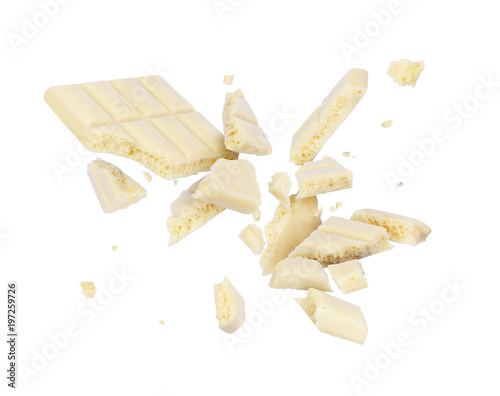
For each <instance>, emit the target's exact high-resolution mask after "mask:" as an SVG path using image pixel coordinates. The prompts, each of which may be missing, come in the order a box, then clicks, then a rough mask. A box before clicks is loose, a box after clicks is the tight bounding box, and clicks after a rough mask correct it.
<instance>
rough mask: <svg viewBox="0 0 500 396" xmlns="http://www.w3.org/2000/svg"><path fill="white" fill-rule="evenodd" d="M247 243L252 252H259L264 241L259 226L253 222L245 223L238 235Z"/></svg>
mask: <svg viewBox="0 0 500 396" xmlns="http://www.w3.org/2000/svg"><path fill="white" fill-rule="evenodd" d="M238 236H239V237H240V238H241V240H242V241H243V242H244V243H245V245H247V246H248V247H249V248H250V250H251V251H252V252H253V254H261V253H262V250H264V246H265V245H266V242H265V241H264V235H263V234H262V230H261V229H260V228H259V226H257V225H255V224H249V225H247V226H246V227H245V228H244V229H243V231H241V232H240V233H239V235H238Z"/></svg>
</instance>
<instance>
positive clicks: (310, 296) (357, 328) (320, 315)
mask: <svg viewBox="0 0 500 396" xmlns="http://www.w3.org/2000/svg"><path fill="white" fill-rule="evenodd" d="M295 300H296V301H297V303H298V304H299V305H300V306H301V307H302V309H303V310H304V311H305V312H306V314H307V316H309V319H311V320H312V321H313V323H314V324H315V325H316V327H317V328H318V330H319V331H322V332H323V333H327V334H330V335H332V336H335V337H339V338H343V339H345V340H349V341H353V342H357V343H358V344H364V342H365V341H366V336H367V335H368V326H367V325H366V321H365V318H364V316H363V313H362V312H361V309H360V308H359V307H358V306H356V305H354V304H351V303H348V302H347V301H344V300H341V299H340V298H337V297H334V296H331V295H329V294H327V293H325V292H322V291H320V290H316V289H309V291H308V292H307V296H306V297H305V298H296V299H295Z"/></svg>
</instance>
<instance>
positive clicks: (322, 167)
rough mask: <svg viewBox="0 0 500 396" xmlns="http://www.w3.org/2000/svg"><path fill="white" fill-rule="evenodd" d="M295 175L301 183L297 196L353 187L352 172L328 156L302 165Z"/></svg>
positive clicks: (308, 195)
mask: <svg viewBox="0 0 500 396" xmlns="http://www.w3.org/2000/svg"><path fill="white" fill-rule="evenodd" d="M295 177H296V178H297V181H298V183H299V193H298V194H297V198H305V197H311V196H313V195H318V194H324V193H327V192H331V191H337V190H343V189H345V188H351V187H352V172H351V171H350V170H347V169H346V168H344V167H343V166H342V165H340V164H339V163H338V162H337V161H335V160H334V159H332V158H330V157H327V156H324V157H323V158H322V159H321V160H320V161H313V162H308V163H307V164H305V165H303V166H301V167H300V168H299V169H298V170H297V172H295Z"/></svg>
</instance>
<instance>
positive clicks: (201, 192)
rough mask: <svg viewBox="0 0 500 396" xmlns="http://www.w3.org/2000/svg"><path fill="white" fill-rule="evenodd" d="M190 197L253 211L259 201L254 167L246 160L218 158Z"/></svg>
mask: <svg viewBox="0 0 500 396" xmlns="http://www.w3.org/2000/svg"><path fill="white" fill-rule="evenodd" d="M193 198H195V199H199V200H201V201H205V202H209V203H212V204H215V205H218V206H222V207H223V208H226V209H232V210H235V211H237V212H241V213H247V214H252V213H255V211H256V210H257V209H258V208H259V206H260V203H261V202H260V190H259V185H258V184H257V179H256V174H255V168H254V167H253V165H252V163H251V162H250V161H248V160H235V161H228V160H226V159H220V160H218V161H217V162H216V163H215V164H213V165H212V167H211V168H210V173H208V175H207V176H205V177H204V178H203V180H202V181H201V183H200V185H199V186H198V188H197V189H196V192H195V193H194V194H193Z"/></svg>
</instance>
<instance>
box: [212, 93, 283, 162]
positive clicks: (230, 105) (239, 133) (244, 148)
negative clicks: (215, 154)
mask: <svg viewBox="0 0 500 396" xmlns="http://www.w3.org/2000/svg"><path fill="white" fill-rule="evenodd" d="M222 119H223V121H224V144H225V145H226V148H227V149H228V150H231V151H235V152H237V153H247V154H255V155H267V154H271V152H272V151H273V150H272V147H271V143H269V140H267V137H266V134H265V133H264V131H263V130H262V128H261V127H260V126H259V123H258V122H257V118H256V117H255V114H254V112H253V111H252V109H251V108H250V105H249V104H248V102H247V101H246V99H245V97H244V96H243V92H242V91H241V89H238V90H237V91H236V92H234V93H228V94H226V102H225V103H224V111H223V112H222Z"/></svg>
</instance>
